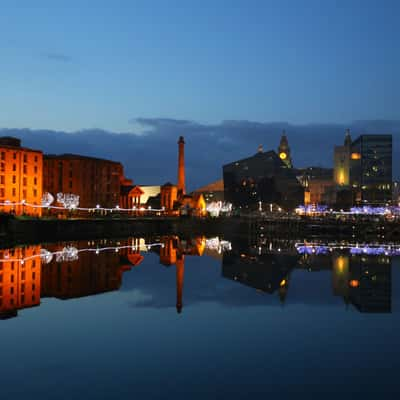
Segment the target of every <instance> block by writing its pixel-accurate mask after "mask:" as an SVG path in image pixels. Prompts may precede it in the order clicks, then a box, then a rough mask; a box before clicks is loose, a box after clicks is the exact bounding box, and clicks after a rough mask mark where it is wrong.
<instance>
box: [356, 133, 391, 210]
mask: <svg viewBox="0 0 400 400" xmlns="http://www.w3.org/2000/svg"><path fill="white" fill-rule="evenodd" d="M350 180H351V185H352V187H353V190H354V193H355V202H356V203H359V204H372V205H382V204H385V203H389V202H390V201H391V199H392V135H361V136H360V137H359V138H357V139H356V140H355V141H354V142H353V143H352V146H351V155H350Z"/></svg>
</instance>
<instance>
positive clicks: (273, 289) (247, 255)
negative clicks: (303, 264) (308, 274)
mask: <svg viewBox="0 0 400 400" xmlns="http://www.w3.org/2000/svg"><path fill="white" fill-rule="evenodd" d="M299 258H300V256H299V255H297V254H296V253H295V252H289V251H288V252H286V253H284V254H282V249H281V248H280V247H275V248H274V247H273V246H272V243H271V246H269V245H268V246H266V247H265V246H264V247H261V246H256V245H254V246H243V245H241V243H240V242H238V243H234V244H233V250H232V251H230V252H226V253H224V256H223V261H222V276H223V277H224V278H228V279H232V280H234V281H236V282H239V283H241V284H243V285H246V286H250V287H252V288H254V289H256V290H258V291H261V292H265V293H269V294H273V293H277V295H278V296H279V299H280V301H281V303H282V304H284V302H285V299H286V296H287V293H288V289H289V282H290V274H291V271H292V270H293V269H294V268H296V266H297V263H298V260H299Z"/></svg>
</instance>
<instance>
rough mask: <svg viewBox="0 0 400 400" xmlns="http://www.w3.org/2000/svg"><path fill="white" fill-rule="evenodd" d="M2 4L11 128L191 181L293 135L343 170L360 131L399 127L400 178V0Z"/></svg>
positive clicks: (63, 148) (49, 146)
mask: <svg viewBox="0 0 400 400" xmlns="http://www.w3.org/2000/svg"><path fill="white" fill-rule="evenodd" d="M14 3H15V2H6V3H5V4H2V8H1V12H0V51H1V53H0V54H1V62H0V135H15V136H19V137H21V138H22V139H23V141H24V144H25V145H27V146H31V147H35V148H39V149H43V150H44V151H45V152H52V153H61V152H73V153H81V154H88V155H93V156H99V157H105V158H109V159H114V160H120V161H122V162H123V163H124V165H125V168H126V173H127V175H128V176H129V177H131V178H133V180H134V181H135V182H136V183H138V184H162V183H164V182H166V181H168V180H169V181H173V182H175V181H176V161H177V154H176V152H177V145H176V142H177V139H178V137H179V136H180V135H184V136H185V138H186V142H187V180H188V186H189V188H191V189H194V188H195V187H197V186H199V185H203V184H206V183H208V182H210V181H212V180H216V179H218V178H220V177H221V166H222V164H224V163H226V162H230V161H233V160H235V159H238V158H244V157H247V156H249V155H251V154H253V153H255V152H256V150H257V146H258V145H259V144H263V146H264V149H265V150H269V149H271V148H272V149H276V148H277V146H278V144H279V138H280V133H281V130H282V129H286V131H287V134H288V139H289V144H290V146H291V148H292V157H293V160H294V164H295V166H298V167H301V166H306V165H316V166H318V165H322V166H332V163H333V145H334V144H341V143H342V141H343V137H344V131H345V129H346V128H350V129H351V130H352V136H353V138H355V137H357V136H358V135H359V134H361V133H391V134H392V135H393V139H394V151H393V155H394V157H393V159H394V177H395V178H397V179H398V178H400V164H399V161H398V160H397V159H398V158H399V157H398V155H399V154H400V147H399V142H400V116H399V113H398V105H399V104H400V79H399V77H398V71H400V52H399V51H398V37H400V28H399V24H398V15H399V14H400V2H398V1H391V0H385V1H365V0H364V1H330V2H321V1H312V0H308V1H305V2H298V1H234V0H230V1H201V2H194V1H168V2H167V1H159V2H156V1H135V2H132V1H117V0H116V1H113V2H109V1H99V0H98V1H87V2H85V3H84V4H83V2H82V1H68V2H67V1H65V2H61V1H60V2H57V3H55V2H53V1H50V0H48V1H40V0H38V1H35V2H34V3H33V2H31V1H19V2H18V4H16V3H15V4H14Z"/></svg>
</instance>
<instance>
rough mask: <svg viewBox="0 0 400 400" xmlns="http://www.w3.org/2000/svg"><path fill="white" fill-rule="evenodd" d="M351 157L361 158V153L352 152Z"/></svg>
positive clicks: (354, 158) (353, 158)
mask: <svg viewBox="0 0 400 400" xmlns="http://www.w3.org/2000/svg"><path fill="white" fill-rule="evenodd" d="M351 159H352V160H360V159H361V154H360V153H351Z"/></svg>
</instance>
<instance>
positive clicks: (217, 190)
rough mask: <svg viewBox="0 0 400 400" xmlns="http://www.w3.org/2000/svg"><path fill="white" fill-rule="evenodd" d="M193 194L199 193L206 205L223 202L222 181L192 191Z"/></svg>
mask: <svg viewBox="0 0 400 400" xmlns="http://www.w3.org/2000/svg"><path fill="white" fill-rule="evenodd" d="M193 193H199V194H200V193H201V194H202V195H203V196H204V200H205V201H206V203H212V202H213V201H224V181H223V179H220V180H219V181H216V182H212V183H210V184H208V185H206V186H203V187H201V188H199V189H196V190H194V191H193Z"/></svg>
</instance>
